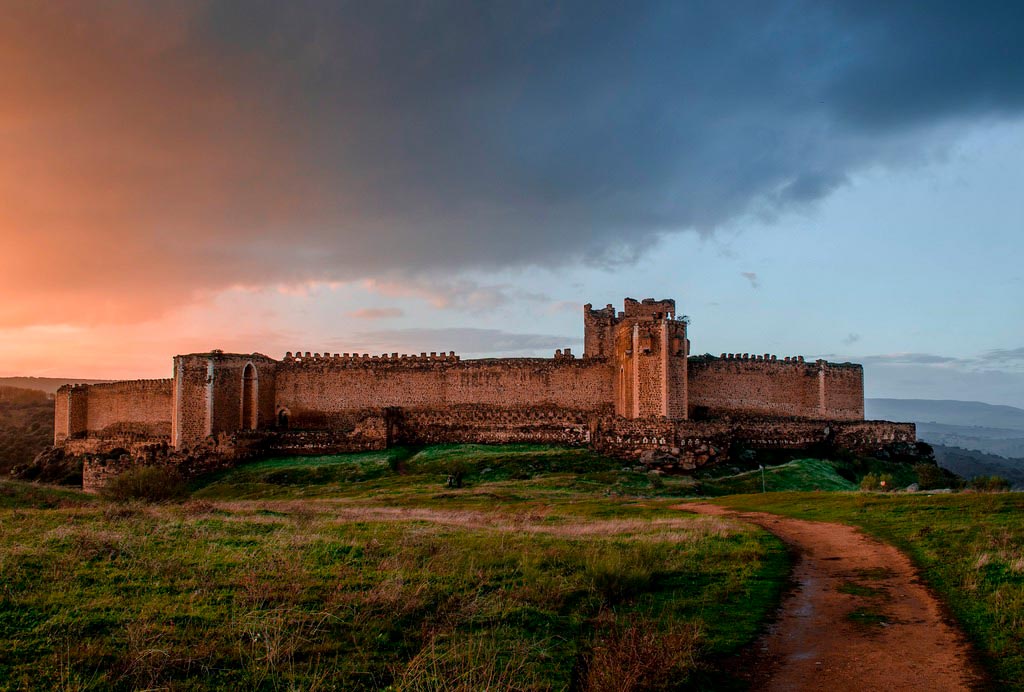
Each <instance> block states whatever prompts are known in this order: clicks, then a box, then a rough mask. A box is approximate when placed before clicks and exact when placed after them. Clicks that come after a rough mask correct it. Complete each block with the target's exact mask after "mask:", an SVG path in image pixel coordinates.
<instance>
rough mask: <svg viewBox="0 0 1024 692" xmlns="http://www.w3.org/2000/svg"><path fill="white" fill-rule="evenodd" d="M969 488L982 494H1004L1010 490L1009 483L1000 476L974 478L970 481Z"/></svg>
mask: <svg viewBox="0 0 1024 692" xmlns="http://www.w3.org/2000/svg"><path fill="white" fill-rule="evenodd" d="M970 488H971V490H977V491H978V492H983V493H996V492H1005V491H1007V490H1009V489H1010V481H1008V480H1006V479H1005V478H1003V477H1002V476H975V477H974V478H972V479H971V483H970Z"/></svg>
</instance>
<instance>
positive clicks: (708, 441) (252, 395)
mask: <svg viewBox="0 0 1024 692" xmlns="http://www.w3.org/2000/svg"><path fill="white" fill-rule="evenodd" d="M583 322H584V353H583V355H582V357H576V356H575V355H574V354H573V353H572V352H571V350H570V349H568V348H566V349H559V350H557V351H555V353H554V357H553V358H493V359H491V358H488V359H477V360H463V359H461V358H460V357H459V356H457V355H455V353H453V352H447V353H443V352H432V353H420V354H419V355H399V354H397V353H391V354H382V355H373V356H371V355H368V354H356V353H341V354H338V353H334V354H331V353H310V352H309V351H306V352H295V353H292V352H289V353H287V354H286V355H285V356H284V358H282V359H281V360H275V359H273V358H269V357H267V356H264V355H261V354H256V353H254V354H248V355H243V354H229V353H223V352H221V351H217V350H215V351H211V352H210V353H194V354H189V355H179V356H175V357H174V369H173V377H171V378H170V379H162V380H136V381H127V382H112V383H107V384H96V385H69V386H65V387H62V388H61V389H60V390H59V391H58V393H57V401H56V412H55V435H54V437H55V439H54V444H55V445H56V446H58V447H61V448H62V449H63V450H64V452H65V453H67V454H77V455H82V456H83V457H85V463H84V467H85V471H84V485H85V487H86V488H87V489H96V488H98V487H100V486H101V485H102V484H103V483H104V482H105V481H106V479H107V478H109V477H110V476H111V475H113V474H116V473H119V472H121V471H123V470H124V469H125V468H126V467H128V466H130V465H132V464H137V463H160V464H173V465H176V466H178V467H179V468H181V469H182V470H183V471H184V472H187V473H198V472H201V471H204V470H209V469H211V468H216V467H219V466H223V465H229V464H232V463H237V461H239V460H241V459H244V458H251V457H253V456H258V455H263V454H269V453H290V454H326V453H340V452H350V451H361V450H372V449H384V448H387V447H388V446H391V445H395V444H408V445H418V444H431V443H440V442H477V443H507V442H533V443H544V444H569V445H587V446H590V447H592V448H594V449H597V450H599V451H602V452H605V453H608V454H612V455H616V456H619V457H622V458H624V459H632V460H636V461H638V462H640V463H644V464H647V465H648V466H652V467H656V468H662V469H665V470H669V471H672V470H685V469H693V468H696V467H698V466H701V465H704V464H708V463H713V462H717V461H723V460H726V459H728V458H729V457H730V455H731V454H734V453H735V452H736V450H738V449H803V448H808V447H812V446H814V445H819V444H830V445H836V446H839V447H843V448H847V449H851V450H854V451H858V452H861V453H875V452H877V451H879V450H881V449H883V448H885V447H886V446H891V445H894V444H902V443H908V442H910V443H912V442H914V441H915V439H916V431H915V429H914V426H913V424H909V423H889V422H884V421H865V420H864V373H863V369H862V367H861V366H860V365H856V364H851V363H829V362H826V361H824V360H817V361H814V362H806V361H805V360H804V359H803V357H800V356H797V357H786V358H776V357H775V356H772V355H768V354H764V355H749V354H747V353H743V354H739V353H728V354H726V353H723V354H721V355H720V356H719V357H714V356H710V355H703V356H692V355H691V354H690V341H689V338H688V336H687V320H686V318H682V317H679V316H677V315H676V309H675V301H674V300H653V299H645V300H643V301H636V300H633V299H630V298H627V299H626V300H625V304H624V309H623V310H622V311H618V312H616V310H615V309H614V307H613V306H612V305H608V306H606V307H604V308H599V309H594V308H593V306H591V305H589V304H588V305H585V306H584V308H583ZM111 452H116V454H113V455H112V454H111Z"/></svg>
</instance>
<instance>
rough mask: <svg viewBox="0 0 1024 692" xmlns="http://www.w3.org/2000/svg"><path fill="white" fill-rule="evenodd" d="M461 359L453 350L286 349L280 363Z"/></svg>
mask: <svg viewBox="0 0 1024 692" xmlns="http://www.w3.org/2000/svg"><path fill="white" fill-rule="evenodd" d="M460 360H462V357H461V356H458V355H456V353H455V351H448V352H447V353H445V352H444V351H440V352H438V351H431V352H430V353H427V352H426V351H424V352H422V353H419V354H415V353H401V354H400V353H381V354H379V355H377V354H373V355H371V354H369V353H326V352H325V353H311V352H310V351H306V352H305V353H303V352H302V351H296V352H295V353H294V354H293V353H292V352H291V351H288V352H287V353H286V354H285V355H284V358H282V359H281V362H282V363H285V364H288V365H301V364H303V363H305V364H312V363H316V364H321V365H322V364H339V365H348V364H365V363H381V362H386V363H410V364H420V363H458V362H459V361H460Z"/></svg>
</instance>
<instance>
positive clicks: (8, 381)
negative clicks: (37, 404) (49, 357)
mask: <svg viewBox="0 0 1024 692" xmlns="http://www.w3.org/2000/svg"><path fill="white" fill-rule="evenodd" d="M111 381H112V380H81V379H76V378H74V377H0V385H7V386H8V387H20V388H21V389H35V390H38V391H40V392H46V393H47V394H54V393H56V391H57V390H58V389H60V388H61V387H63V386H64V385H66V384H101V383H103V382H111Z"/></svg>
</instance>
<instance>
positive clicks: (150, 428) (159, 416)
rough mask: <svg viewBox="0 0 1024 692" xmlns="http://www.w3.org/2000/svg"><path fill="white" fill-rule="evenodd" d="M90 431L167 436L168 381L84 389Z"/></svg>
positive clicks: (87, 427)
mask: <svg viewBox="0 0 1024 692" xmlns="http://www.w3.org/2000/svg"><path fill="white" fill-rule="evenodd" d="M87 391H88V396H89V404H88V416H87V419H86V421H87V423H86V429H87V430H89V431H90V432H97V433H104V432H108V433H112V432H115V431H128V430H130V431H132V432H137V433H139V434H145V435H150V436H152V437H167V436H169V435H170V433H171V381H170V380H169V379H166V380H132V381H128V382H110V383H106V384H94V385H89V386H88V390H87Z"/></svg>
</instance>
